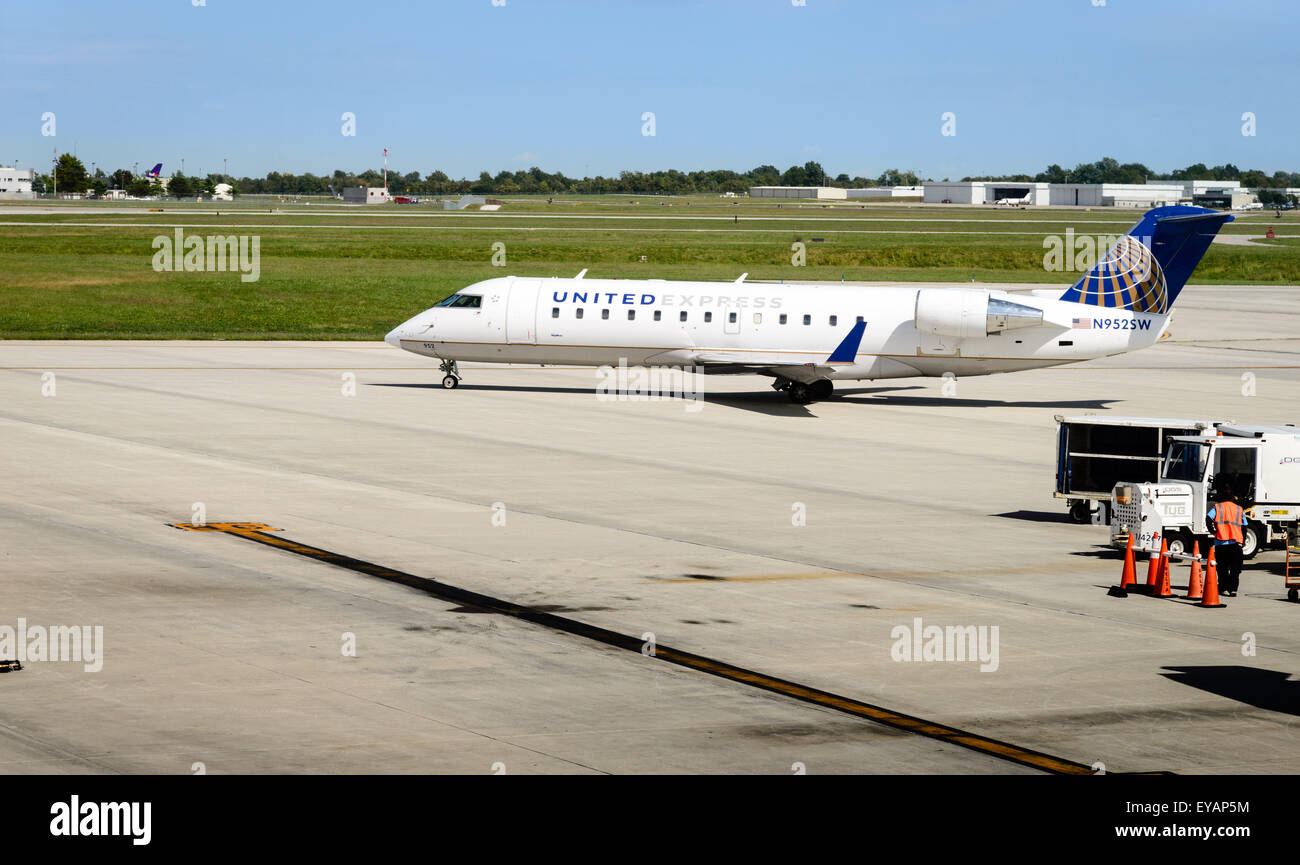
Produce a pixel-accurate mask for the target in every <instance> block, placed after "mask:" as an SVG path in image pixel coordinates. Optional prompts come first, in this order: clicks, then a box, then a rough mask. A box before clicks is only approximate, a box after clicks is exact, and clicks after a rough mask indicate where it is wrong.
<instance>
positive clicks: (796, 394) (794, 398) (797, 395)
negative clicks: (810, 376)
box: [789, 381, 813, 405]
mask: <svg viewBox="0 0 1300 865" xmlns="http://www.w3.org/2000/svg"><path fill="white" fill-rule="evenodd" d="M789 393H790V402H793V403H797V404H798V405H807V404H808V403H810V402H812V399H813V398H812V394H811V393H809V388H808V385H806V384H804V383H803V382H801V381H792V382H790V388H789Z"/></svg>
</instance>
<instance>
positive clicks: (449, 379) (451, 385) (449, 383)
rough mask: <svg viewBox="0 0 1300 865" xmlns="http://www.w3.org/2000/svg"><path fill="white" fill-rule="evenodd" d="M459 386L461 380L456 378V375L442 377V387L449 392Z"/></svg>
mask: <svg viewBox="0 0 1300 865" xmlns="http://www.w3.org/2000/svg"><path fill="white" fill-rule="evenodd" d="M459 384H460V379H458V378H456V376H454V375H444V376H443V377H442V386H443V387H444V388H446V389H447V390H455V389H456V387H457V386H458V385H459Z"/></svg>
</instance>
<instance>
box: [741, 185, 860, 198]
mask: <svg viewBox="0 0 1300 865" xmlns="http://www.w3.org/2000/svg"><path fill="white" fill-rule="evenodd" d="M749 197H750V198H823V199H825V198H831V199H834V198H840V199H843V198H848V197H849V196H848V190H846V189H840V188H839V187H838V186H751V187H749Z"/></svg>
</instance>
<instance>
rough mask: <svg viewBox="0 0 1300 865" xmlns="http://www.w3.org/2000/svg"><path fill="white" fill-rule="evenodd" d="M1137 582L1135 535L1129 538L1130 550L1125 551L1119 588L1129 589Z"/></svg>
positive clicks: (1130, 534)
mask: <svg viewBox="0 0 1300 865" xmlns="http://www.w3.org/2000/svg"><path fill="white" fill-rule="evenodd" d="M1136 582H1137V563H1136V562H1135V561H1133V534H1132V532H1130V533H1129V536H1128V549H1126V550H1125V551H1124V572H1123V573H1122V574H1120V577H1119V587H1120V588H1121V589H1127V588H1128V587H1129V586H1131V585H1133V584H1134V583H1136Z"/></svg>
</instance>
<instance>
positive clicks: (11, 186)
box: [0, 166, 36, 199]
mask: <svg viewBox="0 0 1300 865" xmlns="http://www.w3.org/2000/svg"><path fill="white" fill-rule="evenodd" d="M35 179H36V169H34V168H16V167H11V168H6V167H4V166H0V198H3V199H13V198H35V197H36V193H35V192H32V181H34V180H35Z"/></svg>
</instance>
